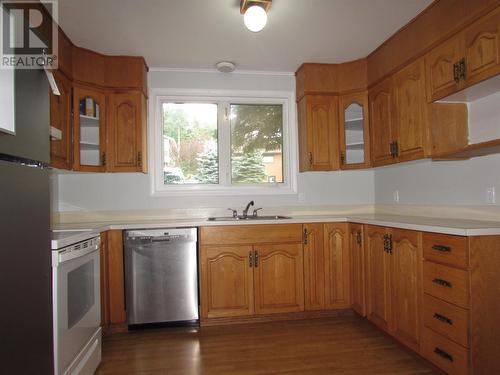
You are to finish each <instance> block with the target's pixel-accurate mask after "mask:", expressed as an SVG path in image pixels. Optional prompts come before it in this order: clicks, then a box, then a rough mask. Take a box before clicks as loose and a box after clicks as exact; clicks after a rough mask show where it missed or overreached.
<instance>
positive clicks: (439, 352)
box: [434, 347, 453, 362]
mask: <svg viewBox="0 0 500 375" xmlns="http://www.w3.org/2000/svg"><path fill="white" fill-rule="evenodd" d="M434 353H436V354H437V355H438V356H440V357H442V358H444V359H446V360H448V361H450V362H453V356H452V355H451V354H449V353H447V352H445V351H444V350H443V349H441V348H438V347H435V348H434Z"/></svg>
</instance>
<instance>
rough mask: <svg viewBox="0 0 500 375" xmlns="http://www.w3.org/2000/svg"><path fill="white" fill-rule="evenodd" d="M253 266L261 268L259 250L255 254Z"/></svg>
mask: <svg viewBox="0 0 500 375" xmlns="http://www.w3.org/2000/svg"><path fill="white" fill-rule="evenodd" d="M253 266H254V267H259V252H258V251H257V250H255V251H254V253H253Z"/></svg>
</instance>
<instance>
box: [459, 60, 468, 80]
mask: <svg viewBox="0 0 500 375" xmlns="http://www.w3.org/2000/svg"><path fill="white" fill-rule="evenodd" d="M458 65H459V75H458V78H459V79H461V80H464V81H465V80H466V79H467V64H466V62H465V57H463V58H461V59H460V60H459V61H458Z"/></svg>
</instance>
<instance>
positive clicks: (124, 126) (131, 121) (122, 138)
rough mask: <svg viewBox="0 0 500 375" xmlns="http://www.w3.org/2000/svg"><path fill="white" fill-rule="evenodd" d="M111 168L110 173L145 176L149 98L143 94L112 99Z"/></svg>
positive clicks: (109, 162)
mask: <svg viewBox="0 0 500 375" xmlns="http://www.w3.org/2000/svg"><path fill="white" fill-rule="evenodd" d="M108 114H109V115H108V166H107V170H108V171H110V172H146V171H147V163H146V156H147V155H146V154H147V152H146V123H147V120H146V98H145V97H144V94H143V93H142V92H139V91H137V92H120V93H112V94H110V95H109V106H108Z"/></svg>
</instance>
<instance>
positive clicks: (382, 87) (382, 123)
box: [369, 77, 396, 166]
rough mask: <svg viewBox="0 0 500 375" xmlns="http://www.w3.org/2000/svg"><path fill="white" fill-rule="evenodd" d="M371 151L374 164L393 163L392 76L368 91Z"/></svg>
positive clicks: (394, 139)
mask: <svg viewBox="0 0 500 375" xmlns="http://www.w3.org/2000/svg"><path fill="white" fill-rule="evenodd" d="M369 103H370V131H371V153H372V162H373V165H374V166H380V165H385V164H391V163H394V162H395V161H396V160H395V157H394V155H393V152H392V148H391V144H393V143H394V142H395V141H396V134H394V125H393V122H394V91H393V81H392V77H390V78H388V79H386V80H384V81H382V82H380V83H379V84H377V85H376V86H374V87H373V88H372V89H371V90H370V92H369Z"/></svg>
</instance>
